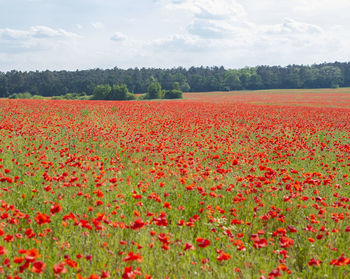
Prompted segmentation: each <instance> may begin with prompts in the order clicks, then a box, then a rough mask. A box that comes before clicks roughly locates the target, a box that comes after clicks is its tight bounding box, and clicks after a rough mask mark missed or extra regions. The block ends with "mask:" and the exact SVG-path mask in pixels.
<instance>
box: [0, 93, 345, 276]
mask: <svg viewBox="0 0 350 279" xmlns="http://www.w3.org/2000/svg"><path fill="white" fill-rule="evenodd" d="M346 90H347V91H346ZM184 96H185V99H184V100H177V101H131V102H115V101H111V102H108V101H54V100H6V99H2V100H0V277H1V278H77V279H81V278H91V279H97V278H262V279H263V278H350V215H349V213H350V177H349V176H350V92H349V89H344V90H340V91H339V90H328V91H317V90H316V91H315V90H314V91H312V92H310V93H308V92H303V94H300V93H297V92H288V93H283V92H276V91H274V92H271V93H269V92H260V95H259V92H255V93H245V92H239V93H238V92H233V93H215V94H214V93H208V94H198V93H197V94H195V93H188V94H185V95H184Z"/></svg>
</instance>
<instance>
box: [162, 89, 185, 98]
mask: <svg viewBox="0 0 350 279" xmlns="http://www.w3.org/2000/svg"><path fill="white" fill-rule="evenodd" d="M182 98H183V93H182V91H181V90H179V89H172V90H164V97H163V99H182Z"/></svg>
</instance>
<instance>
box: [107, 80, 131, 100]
mask: <svg viewBox="0 0 350 279" xmlns="http://www.w3.org/2000/svg"><path fill="white" fill-rule="evenodd" d="M128 93H129V90H128V88H127V86H126V85H125V84H121V85H113V87H112V90H111V95H110V100H126V98H127V96H128Z"/></svg>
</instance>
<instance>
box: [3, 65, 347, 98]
mask: <svg viewBox="0 0 350 279" xmlns="http://www.w3.org/2000/svg"><path fill="white" fill-rule="evenodd" d="M174 83H175V84H176V88H174ZM113 84H119V85H122V84H125V85H126V87H127V88H128V89H129V90H130V91H131V92H133V93H144V92H147V96H145V97H146V98H149V99H155V98H158V99H159V98H161V97H162V96H161V89H163V90H171V89H178V90H181V91H183V92H208V91H228V90H247V89H248V90H258V89H287V88H330V87H333V88H336V87H350V62H345V63H339V62H335V63H323V64H318V65H311V66H299V65H289V66H287V67H281V66H257V67H246V68H243V69H225V68H224V67H191V68H189V69H185V68H182V67H178V68H173V69H156V68H149V69H146V68H142V69H138V68H134V69H127V70H123V69H118V68H113V69H107V70H102V69H92V70H84V71H74V72H69V71H53V72H51V71H44V72H39V71H36V72H21V71H15V70H13V71H10V72H6V73H2V72H0V98H1V97H5V98H8V97H10V96H11V98H15V95H14V94H18V93H19V92H29V93H30V94H31V95H40V96H45V97H52V96H63V95H66V94H70V92H77V93H82V92H86V94H87V95H94V99H98V100H106V99H107V96H109V94H110V91H112V87H113ZM114 93H115V92H114ZM114 93H113V94H114ZM121 93H122V96H121V97H111V96H110V97H108V98H109V99H111V100H115V99H117V100H124V98H125V97H126V99H129V97H127V94H126V95H125V92H121ZM113 94H112V95H113ZM22 97H23V96H22ZM26 98H27V97H26ZM63 98H64V99H65V98H68V97H63ZM69 98H70V97H69ZM85 98H86V97H85ZM55 99H56V97H55Z"/></svg>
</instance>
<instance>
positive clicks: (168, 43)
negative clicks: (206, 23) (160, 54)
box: [149, 34, 206, 52]
mask: <svg viewBox="0 0 350 279" xmlns="http://www.w3.org/2000/svg"><path fill="white" fill-rule="evenodd" d="M149 45H150V46H151V47H152V48H155V49H156V50H157V51H165V52H169V51H171V52H174V51H175V52H183V51H189V52H193V51H201V50H204V49H206V46H205V42H203V40H200V39H199V38H196V37H193V36H188V35H180V34H176V35H172V36H169V37H166V38H162V39H158V40H154V41H152V42H150V44H149Z"/></svg>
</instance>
